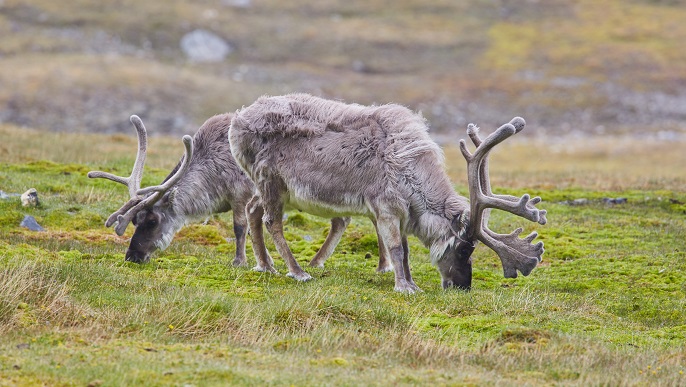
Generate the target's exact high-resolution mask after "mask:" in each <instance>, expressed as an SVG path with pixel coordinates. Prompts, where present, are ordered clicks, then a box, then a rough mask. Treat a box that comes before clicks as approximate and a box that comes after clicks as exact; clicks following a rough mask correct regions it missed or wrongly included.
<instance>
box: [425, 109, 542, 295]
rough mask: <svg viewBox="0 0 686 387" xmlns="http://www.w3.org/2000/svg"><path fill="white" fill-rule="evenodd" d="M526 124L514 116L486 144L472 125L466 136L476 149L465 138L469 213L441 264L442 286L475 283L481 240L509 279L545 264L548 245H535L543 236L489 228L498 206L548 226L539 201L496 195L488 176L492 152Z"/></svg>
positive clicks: (456, 228)
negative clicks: (475, 253) (474, 259)
mask: <svg viewBox="0 0 686 387" xmlns="http://www.w3.org/2000/svg"><path fill="white" fill-rule="evenodd" d="M524 125H526V122H525V121H524V119H523V118H521V117H515V118H513V119H512V121H510V123H508V124H505V125H503V126H501V127H500V128H498V130H496V131H495V132H493V133H492V134H491V135H489V136H488V137H486V139H484V140H483V141H482V140H481V138H480V137H479V128H478V127H476V126H475V125H474V124H469V126H468V127H467V134H468V135H469V138H470V139H471V140H472V142H473V143H474V145H475V146H476V150H475V151H474V153H473V154H472V153H470V152H469V150H468V149H467V145H466V143H465V141H464V140H460V150H461V151H462V155H463V156H464V158H465V159H466V160H467V178H468V182H469V206H470V208H469V210H468V211H465V212H463V213H462V214H460V215H458V217H456V219H455V220H453V225H452V229H453V230H454V233H455V236H454V240H453V243H451V244H450V246H449V247H448V248H447V249H446V251H445V254H444V256H443V257H442V258H441V259H440V260H439V261H438V262H437V265H438V270H439V271H440V273H441V277H442V278H443V288H449V287H457V288H461V289H469V288H470V287H471V282H472V260H471V255H472V252H473V251H474V247H475V246H476V242H477V241H481V242H483V244H485V245H486V246H488V247H490V248H491V249H492V250H494V251H495V252H496V253H497V254H498V256H499V257H500V260H501V262H502V265H503V272H504V275H505V278H516V277H517V271H519V272H521V273H522V274H523V275H525V276H526V275H529V273H531V271H532V270H533V269H534V268H535V267H536V265H538V263H539V262H540V261H541V256H542V255H543V252H544V249H543V242H538V243H536V244H535V245H533V244H531V242H532V241H533V240H534V239H535V238H536V236H537V235H538V234H537V233H536V232H532V233H531V234H529V235H528V236H527V237H526V238H523V239H521V238H519V234H520V233H521V232H522V229H521V228H518V229H516V230H515V231H513V232H512V233H510V234H497V233H495V232H493V231H492V230H490V229H489V228H488V218H489V215H490V209H491V208H496V209H499V210H503V211H507V212H510V213H512V214H515V215H519V216H521V217H523V218H525V219H528V220H530V221H532V222H538V223H540V224H545V223H546V211H545V210H539V209H537V208H536V204H538V203H539V202H540V201H541V198H540V197H535V198H533V199H531V198H530V196H529V195H528V194H525V195H523V196H522V197H521V198H517V197H514V196H509V195H496V194H494V193H493V192H492V191H491V183H490V180H489V176H488V154H489V152H490V151H491V149H493V147H495V146H496V145H498V144H499V143H501V142H503V141H504V140H506V139H507V138H509V137H510V136H512V135H514V134H516V133H519V132H520V131H521V130H522V129H524Z"/></svg>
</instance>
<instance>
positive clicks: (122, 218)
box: [88, 115, 193, 263]
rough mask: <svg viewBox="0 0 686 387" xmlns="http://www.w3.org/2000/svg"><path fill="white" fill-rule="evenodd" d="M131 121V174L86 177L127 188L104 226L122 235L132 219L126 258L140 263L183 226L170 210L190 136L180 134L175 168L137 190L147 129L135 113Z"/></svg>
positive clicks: (184, 167) (94, 173) (186, 162)
mask: <svg viewBox="0 0 686 387" xmlns="http://www.w3.org/2000/svg"><path fill="white" fill-rule="evenodd" d="M131 123H132V124H133V126H134V127H135V128H136V131H137V132H138V153H137V155H136V162H135V163H134V166H133V170H132V171H131V175H130V176H129V177H121V176H116V175H113V174H110V173H107V172H101V171H91V172H88V177H90V178H104V179H108V180H112V181H115V182H117V183H121V184H124V185H126V186H127V187H128V188H129V196H130V199H129V201H128V202H126V203H125V204H124V205H123V206H122V207H121V208H120V209H118V210H117V211H115V212H114V213H112V215H110V217H109V218H108V219H107V221H106V222H105V226H106V227H111V226H113V225H114V230H115V232H116V233H117V235H120V236H121V235H124V231H126V227H127V226H128V224H129V222H133V225H134V226H135V227H136V230H135V231H134V233H133V236H132V237H131V243H130V244H129V248H128V250H127V251H126V260H127V261H131V262H136V263H144V262H147V261H148V260H149V259H150V255H151V254H152V253H153V252H154V251H155V250H157V249H160V250H164V249H166V248H167V246H169V243H171V240H172V238H173V237H174V234H175V233H176V232H177V231H178V230H179V229H180V228H181V226H183V223H184V221H183V219H181V218H180V217H177V216H176V212H175V211H174V194H175V193H176V188H175V185H176V184H177V183H178V181H179V180H180V179H181V177H182V176H183V175H184V173H186V170H187V169H188V166H189V164H190V160H191V156H192V154H193V138H192V137H191V136H184V137H183V144H184V146H185V148H186V154H185V155H184V157H183V159H182V161H181V163H180V164H179V165H178V166H177V167H176V169H175V171H173V172H172V174H170V176H168V177H167V178H166V179H165V180H164V182H163V183H162V184H161V185H156V186H152V187H147V188H144V189H140V186H141V178H142V176H143V167H144V165H145V157H146V151H147V132H146V130H145V126H143V121H141V119H140V118H138V116H135V115H133V116H131Z"/></svg>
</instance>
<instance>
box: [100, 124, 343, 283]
mask: <svg viewBox="0 0 686 387" xmlns="http://www.w3.org/2000/svg"><path fill="white" fill-rule="evenodd" d="M231 117H232V116H231V115H230V114H221V115H217V116H214V117H212V118H210V119H208V120H207V121H205V123H204V124H203V125H202V126H201V127H200V129H198V131H197V133H196V134H195V136H194V137H193V138H191V137H190V136H184V138H183V143H184V146H185V148H186V154H185V155H184V156H183V157H182V158H181V161H179V163H178V164H177V166H176V167H175V168H174V170H173V171H172V172H171V173H170V174H169V176H167V178H166V179H164V182H163V183H162V184H161V185H158V186H153V187H147V188H145V189H140V184H141V178H142V175H143V167H144V164H145V158H146V150H147V132H146V129H145V127H144V126H143V122H142V121H141V119H140V118H138V117H137V116H135V115H134V116H131V123H133V125H134V127H135V128H136V131H137V132H138V154H137V156H136V162H135V163H134V167H133V171H132V172H131V175H130V176H129V177H120V176H115V175H112V174H110V173H106V172H98V171H92V172H89V173H88V177H90V178H105V179H109V180H112V181H115V182H118V183H122V184H124V185H126V186H127V187H128V188H129V195H130V197H131V199H130V200H129V201H128V202H127V203H126V204H124V205H123V206H122V207H121V208H120V209H119V210H117V211H116V212H114V213H113V214H112V215H110V217H109V218H108V219H107V222H106V223H105V226H107V227H110V226H112V225H114V224H115V223H116V226H115V231H116V233H117V234H118V235H123V234H124V231H125V230H126V227H127V226H128V224H129V222H133V224H134V226H136V230H135V232H134V233H133V237H132V238H131V244H130V245H129V248H128V250H127V251H126V260H127V261H132V262H138V263H143V262H147V261H148V260H149V259H150V255H151V254H152V253H153V252H154V251H155V250H157V249H160V250H164V249H165V248H167V247H168V246H169V244H170V243H171V241H172V239H173V237H174V235H175V234H176V232H178V231H179V230H180V229H181V227H183V225H184V224H186V223H188V222H189V221H192V220H196V219H201V218H203V217H206V216H209V215H211V214H214V213H220V212H226V211H229V210H231V209H233V230H234V234H235V236H236V256H235V258H234V260H233V265H234V266H245V265H247V259H246V256H245V234H246V232H247V231H248V221H249V220H250V219H248V218H250V217H254V216H255V215H252V214H256V215H258V216H261V215H259V213H260V211H257V210H255V208H254V206H255V204H254V203H252V204H250V203H249V201H250V200H251V198H252V197H253V194H254V191H255V188H254V185H253V183H252V181H250V179H248V178H247V177H246V176H245V174H244V173H243V171H242V170H241V169H240V167H239V166H238V165H237V164H236V161H235V160H234V158H233V156H232V155H231V150H230V148H229V141H228V131H229V126H230V123H231ZM246 208H248V209H251V211H248V212H246ZM260 210H261V209H260ZM260 221H261V220H260ZM260 221H258V222H260ZM349 222H350V218H335V219H332V220H331V232H330V233H329V235H328V236H327V238H326V240H325V242H324V244H323V245H322V247H321V249H320V250H319V251H318V252H317V255H315V259H313V265H323V262H324V261H325V260H326V258H328V256H329V255H330V254H331V253H332V252H333V249H334V247H335V246H336V245H337V244H338V241H339V240H340V238H341V236H342V235H343V232H344V231H345V228H346V226H347V225H348V223H349ZM250 223H256V222H254V221H250ZM260 235H261V230H260ZM260 237H261V236H260ZM261 243H262V245H263V244H264V242H263V241H261ZM262 259H263V260H266V261H267V262H269V265H268V266H265V265H259V264H258V265H257V266H256V267H255V270H258V271H265V270H273V261H272V259H271V257H269V255H266V256H262Z"/></svg>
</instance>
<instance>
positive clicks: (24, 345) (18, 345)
mask: <svg viewBox="0 0 686 387" xmlns="http://www.w3.org/2000/svg"><path fill="white" fill-rule="evenodd" d="M29 348H30V346H29V343H21V344H17V349H29Z"/></svg>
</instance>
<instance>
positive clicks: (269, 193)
mask: <svg viewBox="0 0 686 387" xmlns="http://www.w3.org/2000/svg"><path fill="white" fill-rule="evenodd" d="M259 188H260V194H261V196H262V208H263V209H264V216H263V217H262V220H263V221H264V224H265V226H267V230H268V231H269V233H270V234H271V236H272V239H273V240H274V245H275V246H276V251H278V252H279V254H281V257H283V260H284V261H286V266H288V274H287V276H289V277H291V278H294V279H296V280H298V281H309V280H311V279H312V276H311V275H309V274H307V272H305V271H304V270H303V269H302V268H301V267H300V265H298V262H297V261H296V260H295V257H294V256H293V253H292V252H291V249H290V248H289V247H288V243H287V242H286V238H285V237H284V235H283V207H284V201H283V197H284V195H285V193H286V188H285V184H284V183H283V181H280V180H277V181H274V180H269V181H266V182H264V183H263V184H262V187H259Z"/></svg>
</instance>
